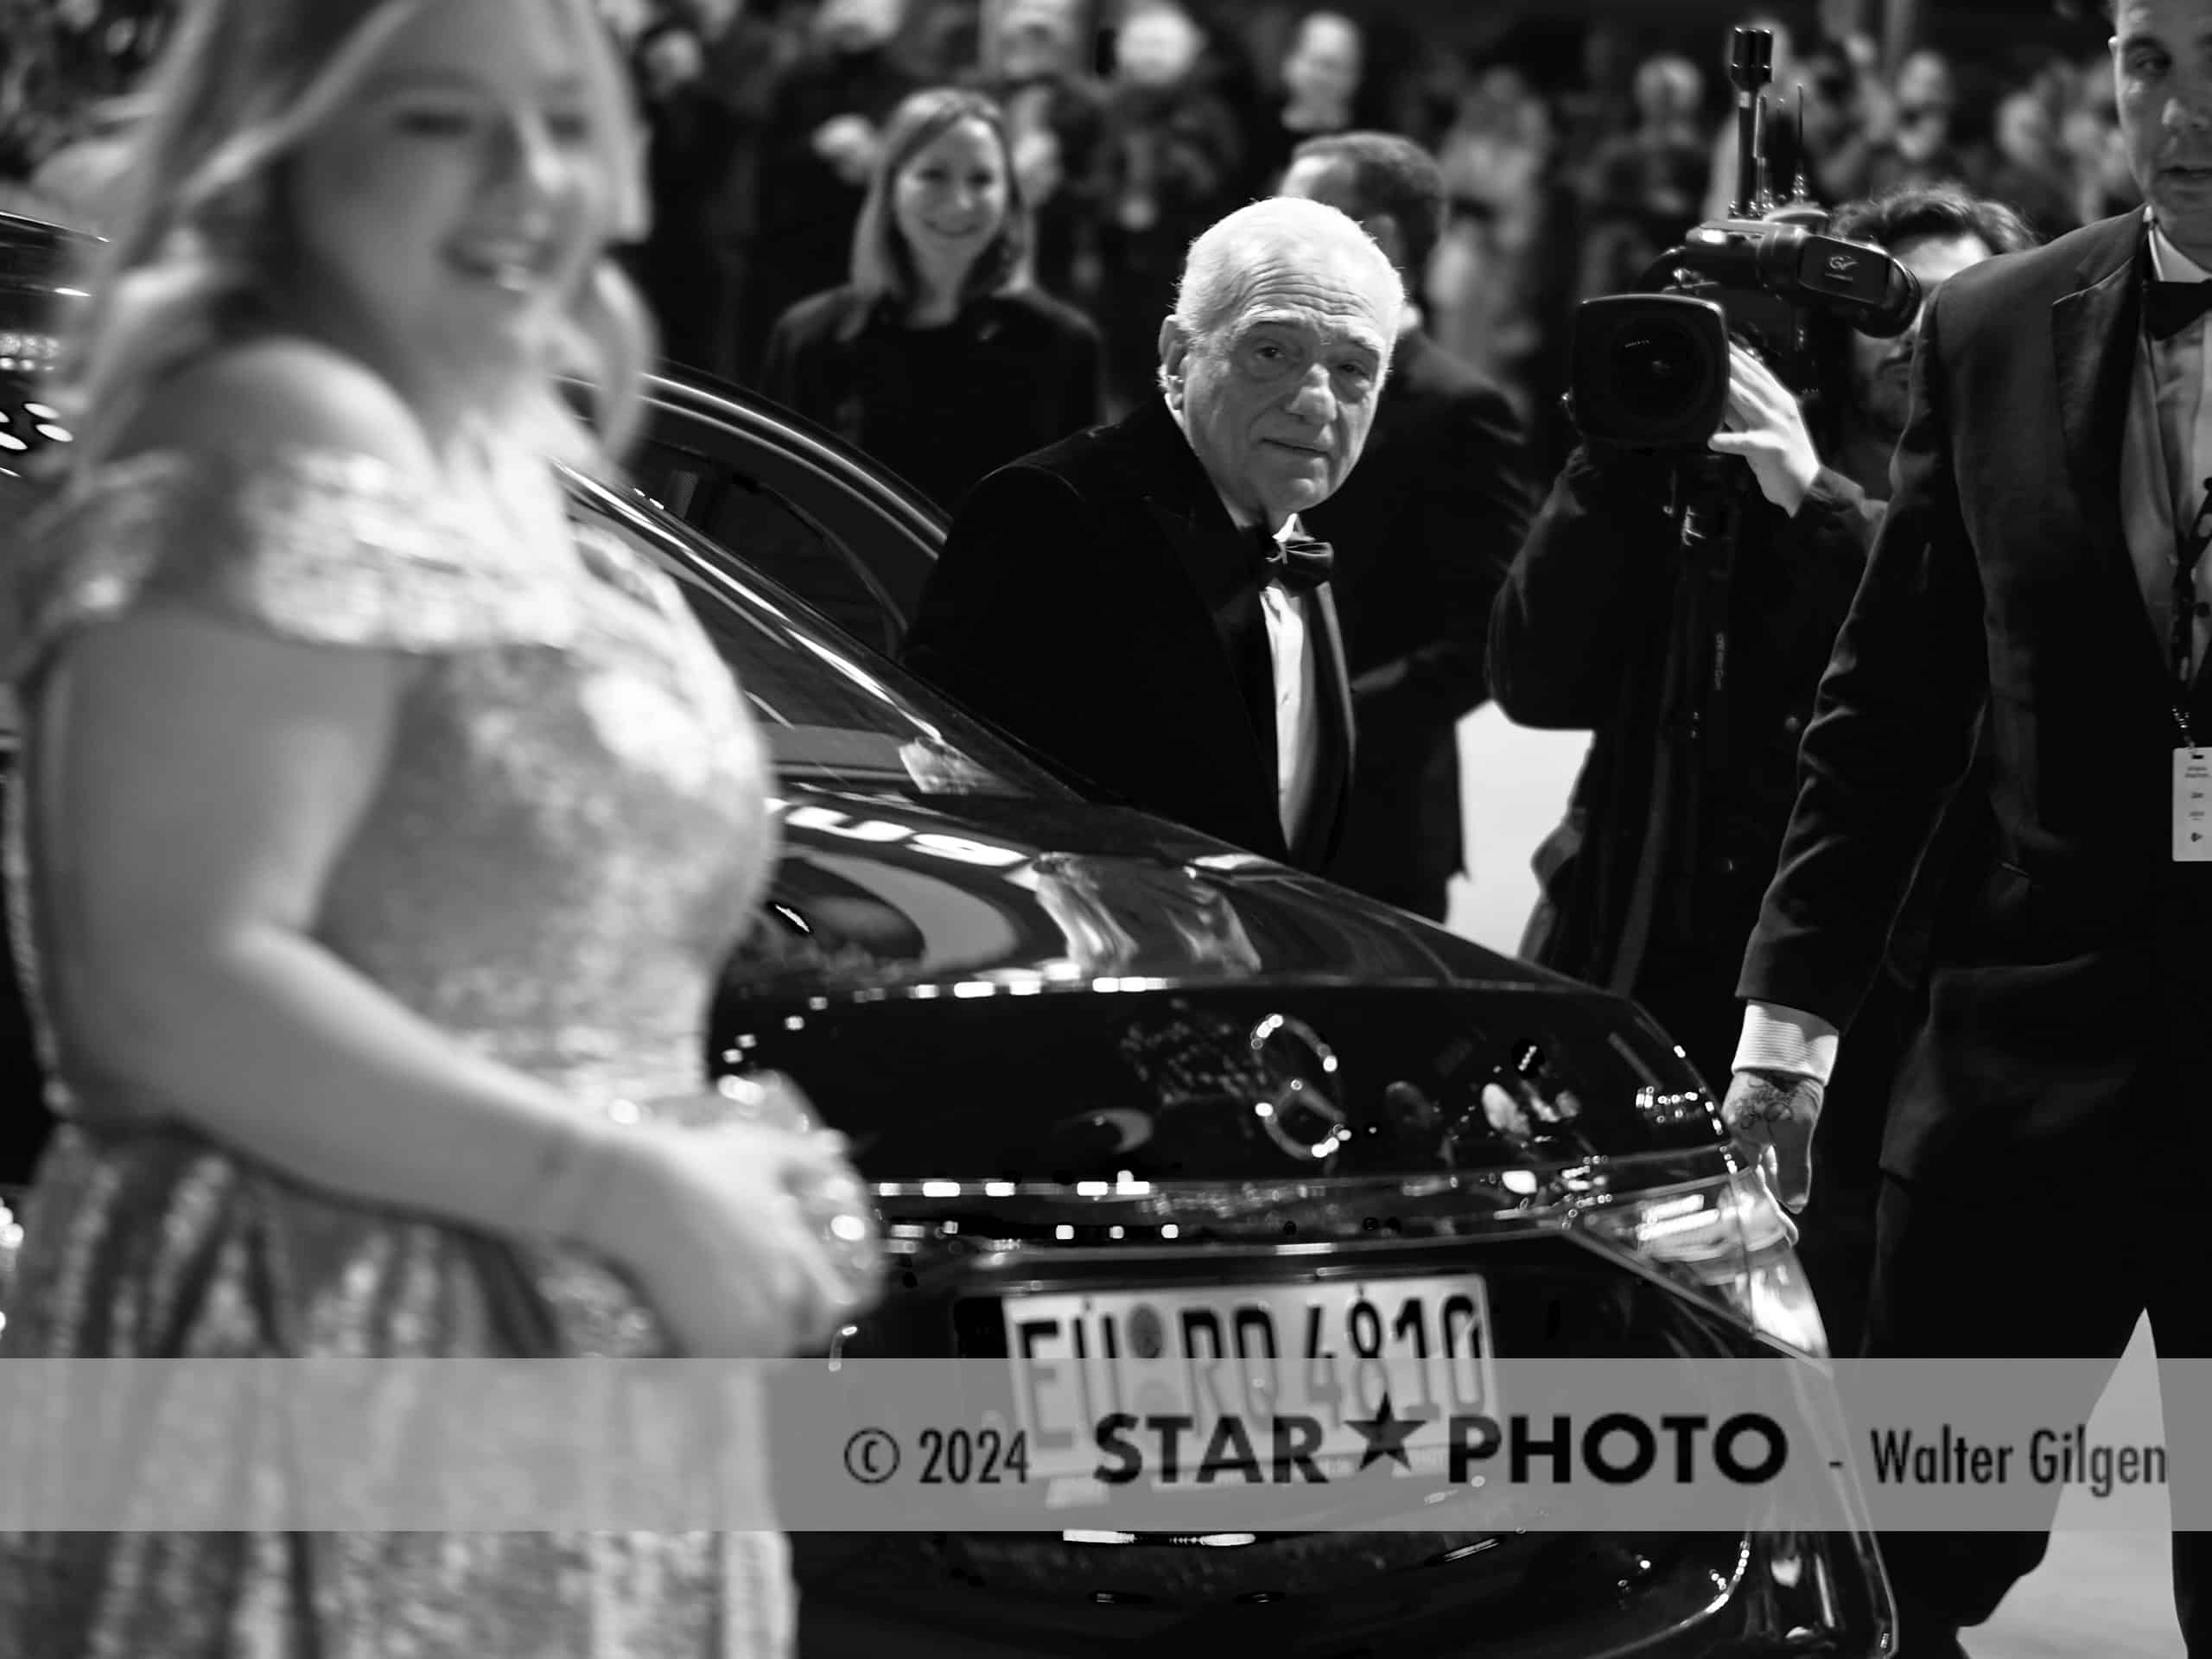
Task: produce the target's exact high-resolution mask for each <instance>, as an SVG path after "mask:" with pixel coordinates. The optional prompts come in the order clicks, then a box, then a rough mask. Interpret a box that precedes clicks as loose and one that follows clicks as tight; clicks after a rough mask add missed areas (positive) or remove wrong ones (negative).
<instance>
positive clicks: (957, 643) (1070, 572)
mask: <svg viewBox="0 0 2212 1659" xmlns="http://www.w3.org/2000/svg"><path fill="white" fill-rule="evenodd" d="M1102 566H1103V559H1102V557H1101V556H1100V554H1099V552H1098V550H1097V548H1096V532H1095V531H1094V529H1093V527H1092V524H1091V523H1090V516H1089V514H1088V513H1087V512H1085V511H1084V505H1083V502H1082V500H1081V499H1080V498H1079V497H1078V496H1077V494H1076V493H1075V492H1074V490H1073V489H1071V487H1070V486H1068V485H1067V484H1066V483H1065V481H1064V480H1061V479H1059V478H1058V477H1056V476H1054V475H1053V474H1050V473H1047V472H1045V471H1043V470H1041V469H1040V468H1038V467H1029V466H1025V465H1023V464H1021V463H1020V462H1016V463H1015V464H1014V465H1013V466H1011V467H1001V468H1000V469H999V470H998V471H997V472H995V473H993V474H990V475H989V476H988V477H987V478H985V479H984V480H982V482H981V483H979V484H978V485H976V487H975V489H974V490H973V491H971V492H970V493H969V497H968V499H967V500H966V501H965V502H963V504H962V505H961V508H960V512H959V514H958V516H957V518H955V519H954V521H953V524H952V529H951V531H950V534H949V536H948V537H947V538H946V540H945V544H944V553H943V554H942V555H941V556H939V557H938V562H937V564H936V566H935V567H934V568H933V569H931V573H930V576H929V580H928V581H927V582H925V584H924V586H923V588H922V594H921V599H920V601H919V602H918V605H917V607H916V610H915V614H914V620H913V625H912V627H910V628H909V629H908V630H907V632H906V640H905V643H904V645H902V646H901V648H900V651H899V659H900V661H901V662H902V663H904V664H905V665H906V667H908V668H910V669H912V671H914V672H915V673H916V674H918V675H919V676H920V677H922V678H924V679H925V680H927V681H928V682H929V683H931V684H932V685H935V686H937V687H938V689H939V690H943V691H944V692H946V693H947V694H949V695H950V696H952V697H954V698H955V699H957V701H958V702H961V703H963V704H964V705H966V706H967V707H968V708H969V709H973V710H974V711H975V712H976V713H977V714H979V715H982V716H983V717H984V718H985V719H986V720H988V721H993V722H994V723H995V724H996V725H998V726H1000V727H1001V728H1004V729H1005V730H1007V731H1008V732H1011V733H1012V734H1014V736H1016V737H1018V738H1020V740H1021V741H1023V742H1025V743H1027V744H1028V745H1029V746H1030V747H1033V748H1034V749H1035V750H1037V751H1038V752H1039V753H1040V754H1041V755H1043V756H1044V757H1045V758H1046V759H1047V760H1051V761H1052V762H1054V763H1056V765H1057V766H1058V767H1059V768H1060V769H1062V770H1064V771H1067V772H1071V773H1072V774H1073V775H1074V776H1075V777H1077V779H1081V780H1083V781H1084V782H1088V783H1091V784H1093V785H1094V786H1095V785H1096V784H1098V783H1103V782H1105V781H1107V780H1106V779H1104V778H1103V766H1102V765H1101V760H1102V757H1101V755H1100V753H1099V752H1098V745H1097V743H1096V741H1094V736H1095V732H1096V728H1095V727H1094V725H1093V723H1092V716H1093V715H1094V713H1095V712H1096V705H1097V703H1098V702H1099V688H1098V687H1097V686H1096V684H1095V683H1091V682H1090V678H1089V677H1088V675H1087V674H1086V672H1085V666H1084V665H1085V664H1087V663H1090V662H1094V661H1097V660H1102V659H1103V658H1101V656H1100V654H1099V653H1098V652H1096V651H1094V650H1093V648H1092V646H1093V637H1092V636H1093V630H1094V629H1095V628H1096V626H1098V624H1097V622H1096V620H1094V619H1095V618H1096V616H1097V614H1098V613H1099V612H1100V609H1101V607H1100V605H1099V603H1098V602H1097V601H1098V599H1099V598H1100V597H1101V594H1102V584H1101V583H1100V582H1096V581H1093V580H1091V578H1092V577H1093V576H1095V575H1096V574H1097V573H1098V572H1099V571H1100V570H1101V569H1102ZM1086 587H1088V588H1091V589H1092V594H1091V596H1090V598H1086V596H1085V594H1084V592H1083V589H1084V588H1086Z"/></svg>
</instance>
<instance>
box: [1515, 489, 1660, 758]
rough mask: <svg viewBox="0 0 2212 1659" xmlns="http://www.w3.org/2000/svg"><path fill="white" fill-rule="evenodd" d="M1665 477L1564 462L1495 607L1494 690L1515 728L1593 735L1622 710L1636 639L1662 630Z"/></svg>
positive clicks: (1517, 555) (1516, 557) (1516, 558)
mask: <svg viewBox="0 0 2212 1659" xmlns="http://www.w3.org/2000/svg"><path fill="white" fill-rule="evenodd" d="M1665 476H1666V475H1665V471H1664V468H1663V467H1661V466H1660V465H1658V464H1657V463H1655V462H1652V461H1648V460H1646V459H1644V458H1642V457H1637V456H1631V455H1627V454H1611V455H1600V454H1597V453H1595V452H1593V451H1592V450H1590V449H1587V448H1578V449H1576V450H1575V452H1574V453H1573V454H1572V455H1570V456H1569V457H1568V458H1567V466H1566V467H1565V469H1564V470H1563V471H1561V473H1560V476H1559V479H1558V480H1557V481H1556V482H1555V483H1554V485H1553V486H1552V493H1551V495H1550V497H1549V499H1547V500H1546V501H1545V503H1544V505H1543V509H1542V511H1541V512H1539V513H1538V514H1537V515H1536V520H1535V524H1533V525H1532V526H1531V527H1530V529H1529V536H1528V539H1527V540H1526V541H1524V542H1523V543H1522V546H1521V550H1520V551H1519V553H1518V554H1516V556H1515V557H1514V559H1513V562H1512V564H1511V566H1510V568H1509V569H1508V570H1507V572H1506V576H1505V585H1504V586H1503V588H1500V589H1499V591H1498V595H1497V601H1496V602H1495V603H1494V604H1493V605H1492V606H1491V613H1490V659H1489V663H1488V665H1487V666H1488V672H1489V678H1490V691H1491V696H1493V697H1495V698H1497V706H1498V708H1499V709H1502V710H1503V712H1504V714H1505V716H1506V718H1507V719H1509V720H1510V721H1514V722H1515V723H1516V725H1521V726H1529V727H1534V728H1540V729H1547V730H1561V731H1588V730H1595V729H1596V728H1598V727H1599V726H1601V725H1603V724H1605V722H1606V721H1610V720H1611V719H1612V718H1613V717H1614V715H1616V714H1617V713H1618V708H1619V697H1620V690H1621V676H1622V674H1623V672H1624V670H1625V667H1626V664H1628V663H1630V661H1632V660H1634V658H1635V656H1636V653H1635V652H1634V650H1633V647H1634V645H1636V643H1637V637H1638V635H1639V633H1640V632H1641V631H1643V630H1646V629H1649V628H1652V627H1658V626H1665V616H1664V613H1663V612H1662V613H1660V614H1659V615H1658V616H1656V617H1655V616H1654V614H1653V609H1654V607H1655V606H1658V605H1661V604H1662V603H1663V601H1664V596H1665V591H1666V575H1667V570H1668V568H1669V555H1670V552H1671V539H1670V538H1671V537H1672V536H1673V533H1674V532H1673V528H1672V524H1671V520H1670V518H1669V513H1668V511H1667V504H1666V495H1665Z"/></svg>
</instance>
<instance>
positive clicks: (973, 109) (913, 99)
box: [852, 86, 1034, 305]
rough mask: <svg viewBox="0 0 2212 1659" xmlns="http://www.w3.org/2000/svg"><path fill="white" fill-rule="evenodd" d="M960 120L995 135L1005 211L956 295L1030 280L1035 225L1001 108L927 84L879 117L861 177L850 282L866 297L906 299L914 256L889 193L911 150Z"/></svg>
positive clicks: (916, 151)
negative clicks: (868, 170) (863, 187)
mask: <svg viewBox="0 0 2212 1659" xmlns="http://www.w3.org/2000/svg"><path fill="white" fill-rule="evenodd" d="M963 121H975V122H979V123H981V124H982V125H983V126H984V127H985V128H986V129H988V131H989V132H990V135H991V137H993V138H994V139H995V140H996V141H997V143H998V147H999V164H1000V165H1001V167H1002V168H1005V170H1006V191H1007V198H1006V219H1005V220H1004V221H1003V222H1002V223H1001V225H1000V226H999V233H998V234H997V235H996V236H995V237H993V238H991V241H990V245H988V247H986V248H985V249H984V250H983V251H982V252H981V253H980V254H978V255H977V256H976V263H975V264H973V265H971V266H969V269H968V280H967V283H966V284H965V285H964V287H963V290H962V292H961V296H960V300H961V303H963V305H964V304H966V303H967V302H969V300H974V299H981V298H982V296H985V295H988V294H1005V293H1010V292H1012V291H1014V290H1015V289H1023V288H1027V287H1028V286H1029V282H1030V275H1029V245H1030V239H1031V237H1032V234H1033V228H1034V227H1033V225H1032V223H1031V216H1030V208H1029V199H1028V196H1027V193H1025V192H1024V191H1023V189H1022V188H1021V175H1020V173H1019V172H1017V171H1016V170H1015V168H1014V140H1013V138H1012V137H1010V136H1009V135H1008V134H1007V122H1006V111H1003V110H1002V109H1001V108H1000V107H999V105H998V104H997V102H996V101H995V100H994V99H989V98H987V97H985V96H984V95H983V94H982V93H981V92H966V91H963V90H962V89H961V88H959V87H956V86H933V87H931V88H928V89H927V90H925V91H923V92H915V93H913V94H912V95H911V96H909V97H908V98H907V99H906V101H905V102H904V103H902V104H901V105H899V107H898V109H897V110H895V111H893V113H892V117H891V119H890V120H889V121H888V122H887V123H886V124H885V125H884V129H883V143H882V146H881V149H880V150H879V152H878V154H877V156H876V162H875V168H874V172H873V173H872V174H871V175H869V178H868V197H867V199H866V200H864V201H862V202H861V212H860V217H859V219H857V220H855V223H854V226H853V270H852V283H853V287H854V288H855V289H857V290H859V292H860V293H861V295H862V296H864V297H865V298H867V299H869V300H885V299H889V300H895V301H899V302H906V301H910V300H912V299H913V297H914V296H915V290H916V288H917V286H918V277H917V276H916V273H915V270H914V256H913V252H912V250H911V249H909V248H908V247H907V245H906V238H905V237H904V236H902V235H900V234H899V222H898V215H897V214H896V213H894V212H893V209H892V197H893V194H895V192H896V189H897V186H898V183H899V174H901V173H903V172H904V171H906V168H907V166H908V165H909V164H910V163H911V162H912V161H913V159H914V157H915V156H918V155H920V154H921V153H922V151H923V150H925V149H928V148H929V146H930V145H931V143H934V142H936V140H937V139H938V137H940V136H941V135H943V134H944V133H946V132H949V131H950V130H952V129H953V128H954V127H957V126H958V125H960V124H961V123H963Z"/></svg>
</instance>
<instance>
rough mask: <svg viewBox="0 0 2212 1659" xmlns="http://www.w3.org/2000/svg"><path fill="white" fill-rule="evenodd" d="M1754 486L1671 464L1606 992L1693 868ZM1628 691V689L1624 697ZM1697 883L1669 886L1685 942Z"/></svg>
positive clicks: (1723, 713)
mask: <svg viewBox="0 0 2212 1659" xmlns="http://www.w3.org/2000/svg"><path fill="white" fill-rule="evenodd" d="M1756 487H1757V485H1756V482H1755V480H1753V479H1752V477H1751V472H1750V469H1749V468H1747V467H1745V466H1744V465H1743V464H1742V462H1740V461H1737V460H1735V459H1734V458H1733V457H1732V456H1727V455H1715V454H1705V453H1700V454H1693V455H1686V456H1684V457H1683V458H1682V459H1681V461H1677V462H1676V463H1675V468H1674V480H1673V503H1672V507H1671V517H1672V518H1673V520H1674V524H1675V590H1674V602H1673V607H1672V612H1671V614H1670V616H1669V622H1668V629H1667V654H1666V670H1665V672H1664V674H1663V675H1662V677H1661V680H1660V704H1659V725H1658V732H1657V737H1656V743H1655V746H1654V753H1653V755H1652V766H1651V791H1650V795H1651V798H1650V803H1649V810H1648V811H1647V813H1646V817H1645V822H1644V830H1643V844H1642V846H1641V848H1640V849H1638V853H1637V868H1636V877H1635V880H1634V881H1633V883H1632V884H1631V885H1630V889H1629V894H1628V903H1627V907H1626V910H1625V912H1624V925H1623V927H1622V930H1621V935H1620V945H1619V948H1618V950H1616V951H1615V952H1614V955H1613V962H1612V972H1611V976H1609V979H1608V987H1609V988H1611V989H1612V990H1614V991H1617V992H1619V993H1620V994H1622V995H1629V994H1630V987H1632V986H1633V985H1634V984H1635V982H1636V980H1637V975H1638V974H1639V973H1640V972H1641V971H1642V970H1643V963H1644V958H1645V956H1646V953H1647V951H1648V950H1649V945H1650V941H1651V932H1652V925H1653V922H1654V920H1655V918H1656V915H1657V913H1658V906H1659V903H1660V890H1661V888H1662V885H1663V883H1664V881H1665V877H1666V873H1667V871H1668V869H1669V868H1675V869H1679V870H1681V871H1682V872H1683V873H1684V874H1685V876H1686V877H1687V876H1690V875H1693V874H1694V872H1695V871H1696V869H1697V861H1698V853H1699V846H1698V841H1699V836H1700V819H1701V817H1702V815H1703V810H1704V804H1705V784H1706V779H1707V778H1708V777H1710V776H1711V775H1712V773H1713V772H1714V770H1716V769H1718V768H1720V767H1725V766H1726V765H1727V764H1728V740H1729V735H1730V734H1729V731H1728V721H1727V702H1726V696H1725V694H1726V690H1727V686H1728V668H1729V664H1728V612H1729V597H1730V594H1731V592H1732V588H1733V587H1734V582H1735V574H1736V556H1737V551H1738V545H1739V543H1740V540H1741V537H1742V534H1743V521H1744V511H1745V507H1746V506H1747V505H1748V504H1749V502H1750V499H1751V493H1752V491H1753V490H1755V489H1756ZM1627 695H1628V696H1631V697H1633V696H1636V695H1637V688H1636V687H1635V686H1634V685H1633V684H1631V685H1630V687H1629V688H1628V690H1627ZM1625 712H1626V711H1624V713H1625ZM1699 885H1700V884H1699V883H1698V882H1697V881H1695V880H1688V879H1686V880H1680V881H1678V882H1676V883H1675V893H1674V895H1673V899H1674V906H1675V916H1674V918H1673V919H1674V923H1675V934H1676V937H1678V938H1688V937H1689V934H1690V931H1691V930H1692V929H1694V927H1695V925H1697V921H1698V913H1697V912H1698V909H1699V905H1698V887H1699Z"/></svg>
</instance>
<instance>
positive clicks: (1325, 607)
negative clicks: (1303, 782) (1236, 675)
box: [1293, 587, 1357, 871]
mask: <svg viewBox="0 0 2212 1659" xmlns="http://www.w3.org/2000/svg"><path fill="white" fill-rule="evenodd" d="M1306 615H1307V616H1308V617H1310V618H1311V619H1312V620H1313V628H1312V634H1311V637H1312V639H1313V691H1314V696H1315V701H1316V703H1317V705H1318V706H1317V707H1316V708H1315V709H1314V729H1315V733H1316V736H1317V739H1318V741H1319V744H1320V753H1319V755H1318V756H1317V761H1318V764H1317V765H1316V766H1315V767H1314V771H1313V796H1312V798H1311V799H1310V800H1308V802H1307V803H1306V821H1305V822H1304V823H1301V824H1300V825H1299V833H1298V839H1297V844H1296V846H1295V847H1294V849H1293V852H1294V859H1295V861H1296V862H1297V864H1298V865H1299V866H1300V868H1304V869H1308V870H1316V871H1318V870H1319V869H1321V868H1324V867H1325V866H1326V864H1327V863H1328V861H1329V860H1330V858H1331V856H1332V855H1333V854H1334V852H1335V850H1336V847H1337V844H1338V840H1339V838H1340V836H1341V832H1342V830H1343V827H1344V810H1345V807H1346V805H1347V804H1349V802H1350V800H1351V777H1352V766H1353V763H1354V761H1355V760H1357V753H1356V746H1357V733H1356V729H1355V728H1354V726H1353V724H1352V702H1351V674H1350V672H1349V671H1347V670H1346V668H1345V665H1344V630H1343V628H1342V627H1341V626H1339V625H1338V619H1337V601H1336V595H1335V594H1332V593H1331V592H1330V590H1329V589H1328V588H1326V587H1322V588H1317V589H1316V590H1315V591H1314V594H1313V605H1312V606H1311V607H1308V609H1307V611H1306Z"/></svg>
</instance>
